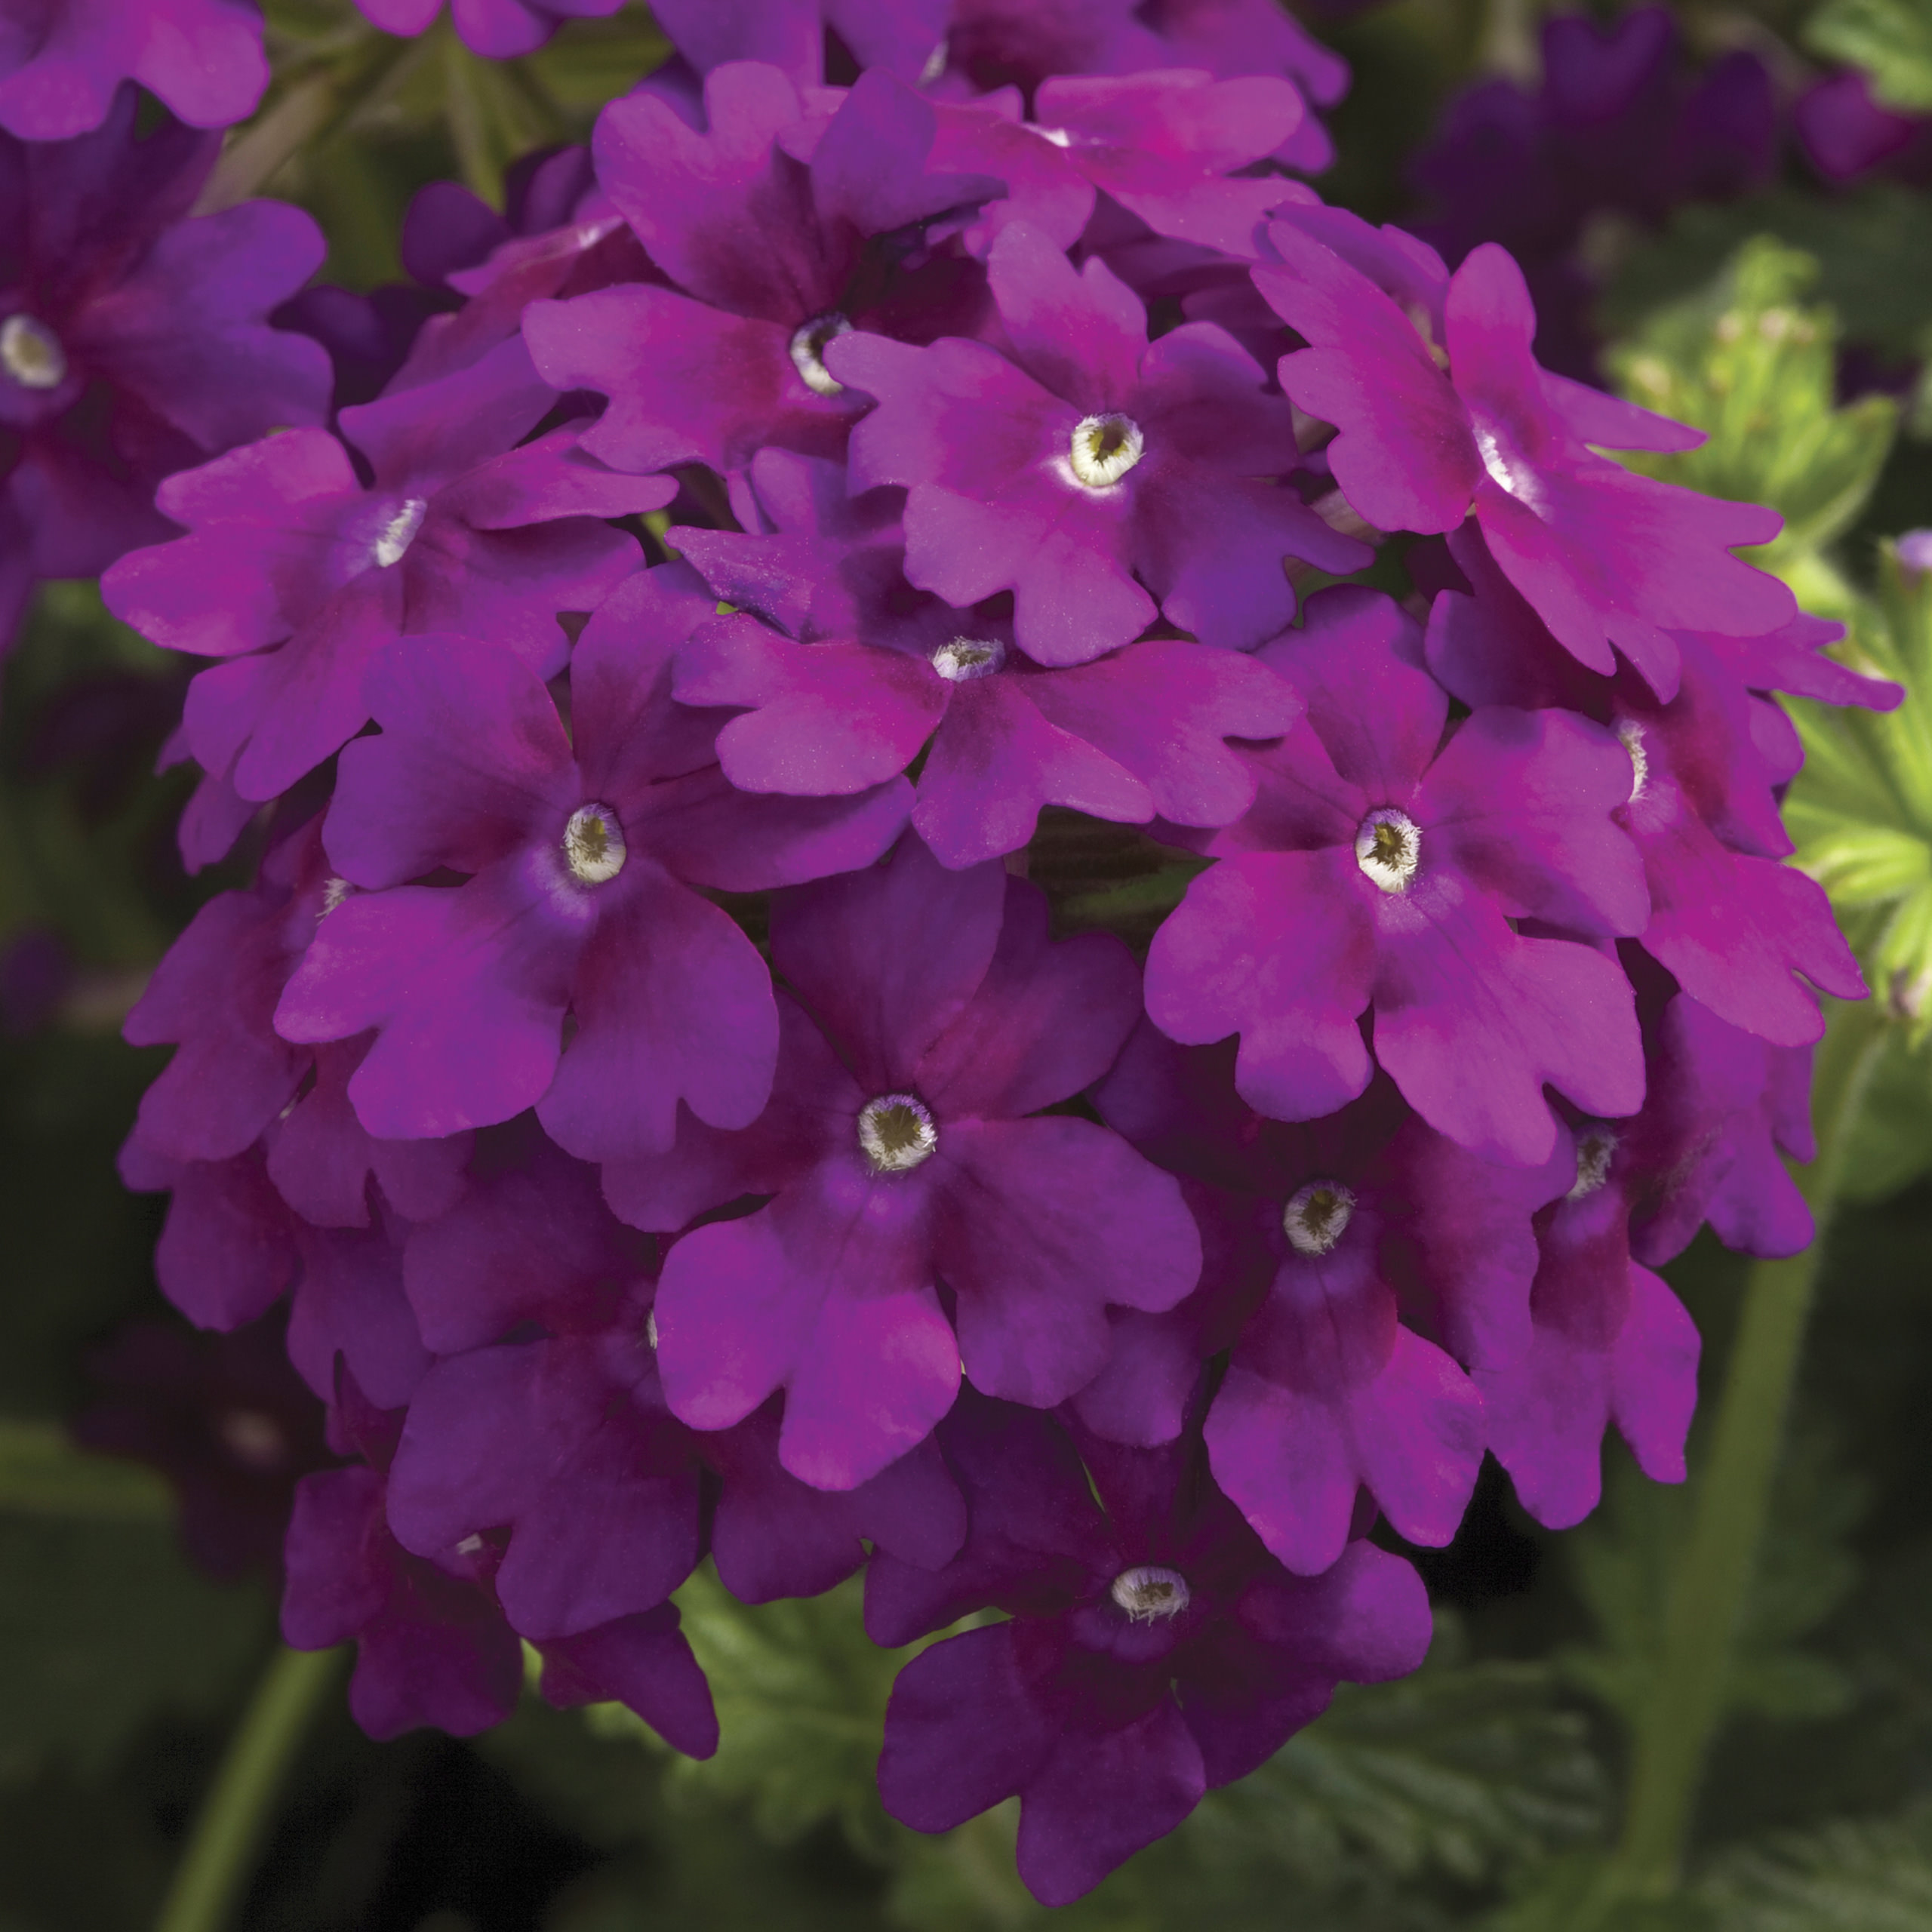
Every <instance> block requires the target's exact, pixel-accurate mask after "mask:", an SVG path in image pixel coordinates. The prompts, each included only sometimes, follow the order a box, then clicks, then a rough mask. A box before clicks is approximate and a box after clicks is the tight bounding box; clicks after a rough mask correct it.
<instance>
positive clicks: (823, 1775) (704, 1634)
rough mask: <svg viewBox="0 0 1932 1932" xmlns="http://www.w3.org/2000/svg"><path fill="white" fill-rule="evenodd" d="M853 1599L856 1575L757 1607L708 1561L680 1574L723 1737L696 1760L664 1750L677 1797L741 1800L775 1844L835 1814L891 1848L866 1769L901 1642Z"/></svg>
mask: <svg viewBox="0 0 1932 1932" xmlns="http://www.w3.org/2000/svg"><path fill="white" fill-rule="evenodd" d="M859 1600H860V1585H859V1581H858V1580H857V1578H854V1579H853V1580H851V1581H850V1582H848V1583H843V1584H841V1586H839V1587H838V1589H835V1590H834V1591H832V1592H831V1593H830V1594H829V1595H826V1596H823V1597H815V1598H808V1599H805V1600H804V1601H795V1602H792V1601H788V1602H783V1603H773V1604H759V1605H758V1606H755V1607H748V1606H747V1605H746V1604H740V1603H739V1602H737V1601H735V1600H734V1598H732V1597H731V1595H729V1594H728V1592H726V1591H725V1589H724V1586H722V1585H721V1583H718V1580H717V1577H716V1576H715V1573H714V1572H713V1571H712V1570H711V1569H710V1568H709V1567H708V1566H707V1567H706V1568H704V1569H703V1570H701V1571H699V1572H698V1574H697V1575H696V1576H694V1577H692V1578H691V1580H690V1582H688V1583H686V1584H685V1586H684V1588H683V1589H681V1590H680V1591H679V1592H678V1607H679V1608H680V1609H681V1611H683V1613H684V1619H685V1635H686V1636H688V1638H690V1639H691V1648H692V1650H693V1651H694V1652H696V1654H697V1660H698V1662H699V1663H701V1664H702V1665H703V1666H704V1669H705V1672H706V1675H708V1676H709V1678H710V1679H711V1687H712V1697H714V1698H715V1700H716V1702H717V1705H718V1728H719V1730H720V1732H721V1742H720V1743H719V1745H718V1755H716V1756H715V1758H710V1759H709V1760H707V1761H706V1762H704V1763H703V1764H697V1763H694V1762H693V1761H691V1759H689V1758H675V1759H674V1760H673V1761H672V1771H671V1784H670V1789H671V1794H672V1798H673V1799H674V1800H676V1799H678V1798H682V1799H684V1800H685V1801H688V1802H691V1803H694V1804H695V1803H705V1802H712V1803H715V1802H717V1801H720V1800H722V1801H730V1802H734V1803H739V1804H743V1806H744V1807H746V1809H747V1810H748V1811H749V1815H750V1817H751V1819H752V1823H754V1824H755V1826H756V1827H757V1828H758V1830H759V1831H760V1832H761V1833H763V1835H764V1836H765V1837H766V1838H769V1839H771V1840H772V1841H774V1842H775V1843H777V1844H792V1843H795V1842H796V1841H798V1839H800V1838H803V1837H804V1835H806V1834H807V1833H808V1832H810V1831H811V1830H813V1829H814V1828H815V1827H817V1826H820V1825H823V1824H825V1823H828V1822H834V1821H835V1822H836V1823H838V1824H839V1825H840V1826H841V1827H842V1828H843V1829H844V1832H845V1833H846V1835H847V1836H848V1838H850V1839H851V1842H852V1843H853V1844H854V1845H855V1846H856V1847H859V1848H860V1849H861V1850H863V1851H864V1852H865V1853H866V1854H868V1855H869V1856H872V1857H878V1858H881V1859H883V1858H884V1857H887V1856H888V1849H887V1847H888V1843H889V1841H890V1838H891V1834H892V1832H893V1831H894V1829H896V1828H894V1826H891V1825H890V1824H889V1823H888V1821H887V1819H886V1817H885V1814H884V1810H882V1809H881V1807H880V1804H879V1801H878V1786H877V1784H876V1783H875V1780H874V1777H873V1769H874V1767H875V1764H877V1762H878V1740H879V1734H880V1731H881V1728H882V1727H883V1726H884V1721H885V1700H886V1698H887V1697H888V1694H889V1693H890V1692H891V1688H892V1680H893V1678H894V1676H895V1675H897V1672H898V1669H899V1666H900V1664H901V1663H903V1661H904V1660H905V1656H906V1654H905V1653H903V1652H900V1651H881V1650H880V1649H878V1648H877V1647H875V1645H874V1644H872V1643H871V1642H870V1641H869V1640H868V1639H867V1638H866V1633H865V1630H864V1628H863V1626H862V1624H861V1623H860V1619H859ZM611 1721H614V1722H622V1721H623V1720H622V1719H621V1718H617V1716H616V1715H615V1714H613V1717H612V1720H611Z"/></svg>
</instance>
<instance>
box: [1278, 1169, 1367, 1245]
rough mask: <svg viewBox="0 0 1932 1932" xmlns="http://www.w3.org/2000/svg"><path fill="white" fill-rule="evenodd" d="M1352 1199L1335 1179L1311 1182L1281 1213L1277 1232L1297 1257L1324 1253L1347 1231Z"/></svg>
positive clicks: (1297, 1190) (1350, 1219) (1292, 1196)
mask: <svg viewBox="0 0 1932 1932" xmlns="http://www.w3.org/2000/svg"><path fill="white" fill-rule="evenodd" d="M1354 1218H1355V1196H1354V1195H1352V1193H1350V1192H1349V1190H1348V1189H1346V1187H1344V1186H1343V1185H1342V1183H1340V1181H1338V1180H1312V1181H1310V1182H1309V1184H1308V1185H1307V1186H1306V1187H1301V1188H1297V1189H1296V1190H1295V1192H1294V1193H1293V1194H1292V1195H1291V1196H1290V1197H1289V1199H1288V1204H1287V1206H1286V1207H1284V1208H1283V1209H1282V1210H1281V1232H1283V1233H1284V1234H1285V1235H1287V1238H1288V1241H1289V1244H1290V1245H1291V1246H1292V1247H1294V1251H1295V1252H1296V1253H1297V1254H1327V1252H1328V1251H1329V1250H1330V1249H1331V1247H1334V1245H1335V1244H1336V1243H1337V1241H1340V1239H1341V1238H1342V1237H1343V1235H1345V1234H1346V1233H1347V1232H1348V1231H1349V1222H1350V1221H1352V1220H1354Z"/></svg>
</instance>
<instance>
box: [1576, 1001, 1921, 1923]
mask: <svg viewBox="0 0 1932 1932" xmlns="http://www.w3.org/2000/svg"><path fill="white" fill-rule="evenodd" d="M1885 1033H1886V1027H1885V1021H1884V1015H1883V1014H1882V1013H1881V1012H1878V1011H1876V1010H1875V1007H1874V1006H1873V1004H1871V1003H1869V1002H1868V1003H1867V1004H1864V1005H1862V1006H1857V1007H1840V1008H1835V1010H1834V1012H1833V1015H1832V1025H1831V1026H1830V1028H1829V1030H1828V1031H1827V1032H1826V1036H1825V1039H1824V1041H1823V1044H1822V1046H1821V1047H1820V1050H1819V1054H1818V1062H1817V1072H1816V1075H1815V1077H1814V1082H1813V1086H1812V1096H1811V1106H1812V1119H1813V1121H1814V1124H1815V1126H1816V1129H1817V1137H1818V1154H1817V1159H1816V1160H1814V1161H1812V1163H1811V1164H1810V1166H1809V1167H1807V1168H1801V1169H1799V1170H1798V1171H1796V1176H1795V1177H1796V1180H1797V1181H1798V1186H1799V1188H1800V1189H1801V1191H1802V1192H1803V1193H1804V1198H1805V1199H1806V1201H1807V1202H1808V1203H1809V1204H1810V1208H1811V1212H1812V1215H1813V1217H1814V1220H1815V1221H1816V1223H1817V1233H1816V1235H1814V1238H1813V1240H1812V1242H1811V1245H1810V1247H1808V1248H1807V1249H1806V1250H1805V1251H1804V1253H1803V1254H1797V1255H1793V1256H1792V1257H1790V1258H1789V1260H1782V1261H1760V1262H1758V1263H1755V1264H1754V1265H1753V1266H1752V1269H1751V1272H1750V1275H1749V1281H1748V1284H1747V1287H1746V1291H1745V1300H1744V1306H1743V1313H1742V1315H1741V1317H1740V1321H1739V1324H1738V1330H1737V1337H1736V1339H1735V1340H1734V1342H1733V1343H1732V1344H1731V1349H1730V1358H1729V1359H1728V1361H1727V1362H1726V1363H1725V1365H1724V1388H1723V1391H1722V1393H1721V1395H1720V1396H1719V1398H1718V1408H1717V1414H1716V1417H1715V1422H1714V1423H1713V1425H1712V1431H1711V1436H1710V1444H1709V1452H1708V1454H1707V1457H1706V1460H1705V1461H1704V1463H1703V1468H1702V1469H1700V1472H1699V1473H1698V1476H1697V1486H1696V1507H1695V1510H1694V1515H1693V1518H1692V1523H1691V1529H1690V1540H1689V1541H1688V1543H1687V1544H1686V1545H1685V1546H1684V1549H1683V1550H1682V1551H1681V1554H1680V1555H1679V1557H1678V1561H1677V1564H1676V1566H1675V1574H1674V1575H1673V1577H1672V1582H1671V1589H1670V1596H1669V1602H1668V1604H1667V1606H1666V1621H1665V1625H1664V1643H1663V1657H1662V1659H1661V1660H1660V1664H1659V1666H1658V1669H1657V1675H1656V1678H1655V1680H1654V1683H1653V1684H1652V1686H1651V1698H1650V1701H1649V1703H1648V1706H1647V1709H1645V1711H1644V1715H1643V1716H1642V1718H1641V1721H1639V1723H1638V1726H1637V1729H1636V1735H1635V1737H1634V1739H1633V1740H1632V1761H1631V1770H1630V1789H1629V1802H1628V1804H1627V1806H1626V1810H1625V1814H1624V1824H1623V1839H1622V1841H1621V1843H1620V1844H1619V1846H1618V1847H1617V1852H1616V1854H1615V1857H1614V1859H1613V1860H1612V1861H1611V1867H1610V1872H1609V1883H1608V1885H1607V1888H1606V1892H1605V1895H1604V1901H1603V1902H1604V1904H1605V1905H1607V1904H1608V1903H1610V1902H1611V1900H1614V1899H1615V1898H1659V1897H1666V1896H1668V1895H1669V1894H1670V1893H1671V1892H1672V1891H1673V1890H1675V1888H1676V1887H1677V1884H1678V1881H1679V1879H1680V1878H1681V1874H1682V1871H1683V1866H1684V1850H1685V1847H1686V1845H1687V1843H1688V1841H1689V1838H1690V1826H1691V1823H1692V1820H1693V1817H1694V1811H1695V1807H1696V1804H1697V1792H1698V1786H1699V1785H1700V1783H1701V1781H1702V1779H1703V1770H1704V1761H1705V1758H1706V1755H1707V1754H1708V1752H1709V1749H1710V1744H1711V1740H1712V1737H1714V1736H1715V1734H1716V1732H1717V1730H1718V1726H1719V1724H1721V1722H1722V1721H1723V1717H1724V1695H1725V1689H1726V1679H1727V1675H1728V1671H1729V1666H1730V1649H1731V1645H1732V1644H1733V1642H1734V1640H1735V1638H1736V1636H1737V1630H1738V1626H1739V1623H1740V1619H1741V1617H1742V1615H1743V1607H1744V1603H1745V1599H1746V1595H1747V1593H1748V1592H1749V1589H1750V1586H1751V1581H1752V1576H1753V1574H1754V1573H1755V1570H1756V1567H1757V1560H1758V1546H1759V1543H1761V1540H1762V1538H1763V1535H1764V1524H1765V1521H1766V1520H1767V1517H1768V1515H1769V1513H1770V1502H1771V1489H1772V1484H1773V1482H1774V1479H1775V1478H1776V1476H1777V1468H1778V1462H1779V1458H1780V1452H1781V1451H1782V1448H1783V1438H1784V1425H1785V1417H1786V1411H1788V1409H1789V1406H1790V1401H1791V1392H1792V1385H1793V1384H1794V1383H1795V1381H1796V1380H1797V1375H1798V1361H1799V1357H1800V1354H1801V1349H1802V1345H1803V1342H1804V1326H1805V1321H1806V1318H1807V1315H1809V1313H1810V1306H1811V1298H1812V1294H1813V1291H1814V1289H1815V1287H1816V1286H1817V1278H1818V1269H1819V1264H1820V1260H1821V1259H1822V1258H1823V1253H1824V1249H1825V1244H1826V1235H1827V1230H1828V1229H1829V1226H1830V1222H1831V1217H1832V1208H1833V1207H1834V1205H1835V1202H1836V1200H1837V1197H1838V1186H1839V1179H1840V1175H1841V1171H1842V1168H1843V1165H1844V1155H1845V1149H1846V1146H1847V1141H1848V1140H1849V1138H1850V1129H1851V1127H1852V1124H1853V1123H1854V1121H1855V1120H1856V1118H1857V1115H1858V1112H1859V1109H1860V1107H1861V1106H1862V1105H1863V1101H1864V1097H1865V1091H1866V1087H1867V1086H1868V1084H1869V1082H1870V1080H1871V1077H1872V1071H1873V1069H1874V1066H1875V1063H1876V1062H1877V1060H1878V1056H1879V1055H1880V1054H1881V1053H1882V1052H1883V1051H1884V1047H1885V1044H1886V1041H1885Z"/></svg>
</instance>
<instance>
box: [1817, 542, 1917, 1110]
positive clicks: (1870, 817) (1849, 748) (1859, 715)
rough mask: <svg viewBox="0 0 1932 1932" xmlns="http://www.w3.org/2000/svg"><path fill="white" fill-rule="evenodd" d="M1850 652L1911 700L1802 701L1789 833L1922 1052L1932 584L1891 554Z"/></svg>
mask: <svg viewBox="0 0 1932 1932" xmlns="http://www.w3.org/2000/svg"><path fill="white" fill-rule="evenodd" d="M1851 654H1852V655H1853V657H1854V660H1855V661H1857V663H1859V665H1860V668H1861V669H1870V670H1872V671H1873V672H1876V673H1877V674H1878V675H1881V676H1885V677H1890V678H1895V679H1897V681H1899V682H1900V683H1901V684H1903V685H1904V686H1905V687H1906V691H1907V694H1908V695H1907V697H1906V700H1905V702H1904V703H1903V704H1902V705H1900V706H1899V708H1898V709H1897V710H1895V711H1890V712H1869V711H1862V710H1856V709H1830V708H1828V707H1826V706H1821V705H1814V704H1810V703H1804V702H1802V701H1801V700H1794V701H1792V704H1791V706H1790V709H1791V711H1792V716H1793V717H1794V718H1795V721H1796V722H1797V724H1798V731H1799V733H1800V734H1801V736H1802V737H1803V739H1804V771H1803V772H1802V774H1801V775H1800V777H1799V778H1798V782H1797V783H1795V785H1794V786H1793V787H1792V793H1791V796H1790V798H1789V801H1788V802H1787V804H1786V808H1785V823H1786V826H1788V827H1789V829H1790V832H1791V835H1792V838H1793V839H1794V840H1795V841H1796V844H1797V847H1798V851H1797V855H1796V856H1797V863H1798V864H1799V865H1800V866H1802V867H1803V868H1804V870H1805V871H1807V872H1809V873H1810V875H1811V876H1812V877H1813V878H1815V879H1817V880H1818V881H1819V882H1820V884H1823V887H1824V888H1825V889H1826V891H1828V892H1829V894H1831V895H1832V905H1833V906H1834V908H1835V909H1836V911H1837V912H1838V915H1839V918H1840V919H1841V921H1842V923H1843V924H1844V927H1845V929H1846V931H1847V934H1848V935H1849V936H1850V938H1851V940H1852V941H1853V943H1854V945H1855V946H1857V949H1858V951H1859V954H1860V959H1861V961H1863V964H1864V967H1865V969H1866V978H1867V980H1868V981H1869V983H1871V985H1872V986H1873V987H1874V988H1875V989H1876V991H1877V992H1878V994H1879V995H1880V996H1881V998H1885V999H1886V1000H1887V1001H1889V1002H1890V1005H1891V1008H1892V1009H1893V1011H1894V1014H1895V1015H1896V1016H1897V1017H1899V1018H1900V1019H1901V1020H1904V1021H1905V1022H1906V1024H1907V1026H1908V1029H1909V1037H1910V1038H1911V1040H1912V1044H1914V1045H1918V1044H1920V1043H1921V1042H1922V1041H1924V1038H1925V1037H1926V1034H1927V1029H1928V1027H1932V726H1928V724H1927V716H1928V712H1927V705H1928V703H1932V698H1929V697H1928V695H1927V694H1928V693H1932V583H1928V581H1927V573H1925V572H1923V571H1914V570H1910V569H1908V568H1906V567H1905V566H1904V565H1902V564H1901V563H1900V560H1899V557H1898V554H1897V551H1896V549H1894V548H1893V546H1890V545H1885V546H1881V554H1880V557H1879V562H1878V598H1877V599H1876V601H1875V602H1874V601H1866V600H1860V602H1859V603H1858V604H1857V606H1856V607H1855V608H1854V611H1853V613H1852V643H1851ZM1896 1099H1897V1094H1896V1092H1894V1100H1896Z"/></svg>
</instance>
